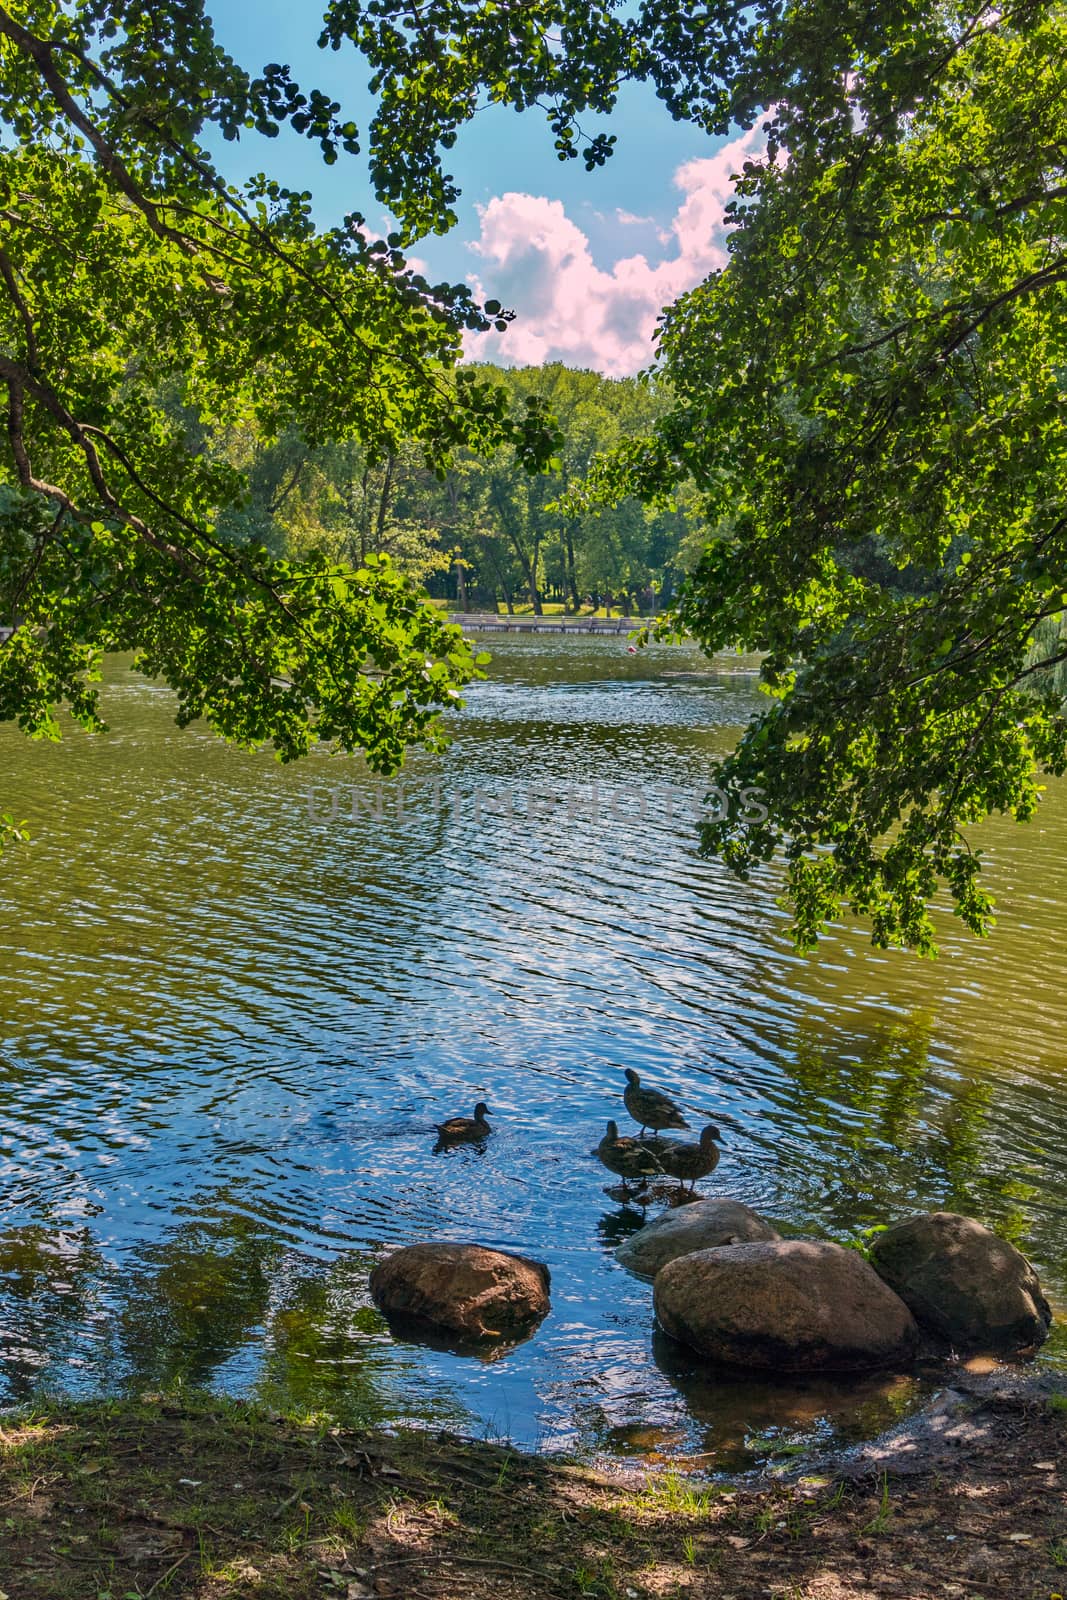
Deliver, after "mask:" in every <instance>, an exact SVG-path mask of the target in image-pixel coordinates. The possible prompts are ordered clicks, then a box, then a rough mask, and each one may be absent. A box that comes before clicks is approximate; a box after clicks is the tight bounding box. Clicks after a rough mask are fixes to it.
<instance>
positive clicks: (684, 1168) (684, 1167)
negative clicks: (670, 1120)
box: [657, 1122, 722, 1193]
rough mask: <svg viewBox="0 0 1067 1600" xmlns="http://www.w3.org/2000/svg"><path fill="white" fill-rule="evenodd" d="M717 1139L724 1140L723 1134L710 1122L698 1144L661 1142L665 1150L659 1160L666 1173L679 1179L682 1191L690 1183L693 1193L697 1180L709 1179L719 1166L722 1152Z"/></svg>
mask: <svg viewBox="0 0 1067 1600" xmlns="http://www.w3.org/2000/svg"><path fill="white" fill-rule="evenodd" d="M716 1139H722V1134H721V1133H720V1132H719V1130H718V1128H716V1126H715V1124H714V1123H712V1122H709V1123H708V1125H707V1127H706V1128H704V1129H702V1130H701V1134H700V1139H699V1141H698V1143H696V1144H693V1143H692V1142H691V1141H690V1140H688V1139H685V1140H683V1139H675V1140H672V1141H671V1143H670V1144H668V1143H667V1141H666V1140H665V1139H664V1140H661V1141H660V1143H661V1144H662V1145H663V1146H664V1148H663V1149H661V1150H660V1151H659V1152H658V1155H657V1160H658V1161H659V1164H660V1167H661V1168H662V1170H663V1171H664V1172H666V1173H668V1174H669V1176H670V1177H672V1178H677V1179H678V1186H679V1188H680V1189H682V1188H684V1187H685V1184H686V1182H688V1184H689V1192H690V1193H692V1192H693V1190H694V1188H695V1187H696V1181H697V1179H698V1178H706V1177H708V1175H709V1174H710V1173H712V1172H714V1171H715V1168H716V1167H717V1166H718V1165H719V1154H720V1152H719V1151H718V1150H717V1149H716V1146H715V1141H716Z"/></svg>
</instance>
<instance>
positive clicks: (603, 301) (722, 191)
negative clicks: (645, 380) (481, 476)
mask: <svg viewBox="0 0 1067 1600" xmlns="http://www.w3.org/2000/svg"><path fill="white" fill-rule="evenodd" d="M762 144H763V136H762V132H761V131H760V130H759V129H758V128H756V129H753V130H752V131H751V132H750V133H746V134H743V135H742V136H741V137H740V138H738V139H734V140H732V141H731V142H730V143H729V144H726V145H724V146H723V147H722V149H721V150H718V151H717V152H716V153H715V155H713V156H707V157H701V158H699V159H697V160H694V161H687V162H686V163H685V164H684V165H683V166H681V167H679V168H678V170H677V171H676V172H675V174H674V183H675V186H676V187H677V188H678V189H679V190H680V191H681V194H682V200H681V203H680V205H679V207H678V209H677V211H676V212H675V214H674V217H673V219H672V221H671V224H670V228H669V230H668V232H667V234H666V239H664V237H663V234H662V233H660V234H659V238H660V239H661V241H662V242H664V243H668V244H670V245H673V254H672V255H671V256H670V257H669V258H668V259H667V260H665V261H660V262H658V263H657V264H655V265H653V264H651V263H650V262H649V259H648V257H647V256H646V255H644V254H641V255H632V256H623V257H621V258H620V259H618V260H617V261H615V263H614V264H613V265H612V266H611V267H610V268H609V269H606V270H605V269H604V268H602V267H599V266H597V264H596V262H595V261H594V259H593V254H592V250H591V248H590V244H589V239H588V237H587V235H586V234H585V233H583V231H582V229H581V228H580V227H579V226H578V225H577V223H575V222H573V221H572V220H571V218H570V217H568V215H567V213H566V211H565V210H564V207H563V203H562V201H560V200H550V199H548V198H547V197H546V196H544V195H532V194H521V193H510V194H503V195H497V196H495V197H494V198H493V199H492V200H490V201H489V203H488V204H487V205H485V206H480V207H479V216H480V219H481V232H480V234H479V237H478V239H477V240H476V241H475V242H474V243H473V244H472V246H471V248H472V249H473V250H474V251H475V252H476V253H477V255H478V256H480V258H481V261H482V266H481V268H480V271H479V274H478V277H477V278H476V279H475V282H474V285H473V287H474V289H475V292H476V293H480V294H481V296H482V297H483V298H485V297H494V298H496V299H498V300H501V301H503V303H504V304H505V305H507V306H511V307H514V309H515V310H516V312H517V313H518V315H517V316H516V319H515V321H514V322H513V323H512V325H511V326H510V327H509V329H508V331H507V333H503V334H491V335H488V336H484V335H483V336H475V337H473V338H472V339H471V340H469V341H468V345H467V353H468V354H469V355H470V356H472V357H475V358H477V359H481V360H489V359H503V360H505V361H514V362H518V363H522V364H525V363H531V364H534V363H538V362H541V361H551V360H560V361H567V362H569V363H570V364H571V365H575V366H586V367H594V368H596V369H598V370H599V371H601V372H605V373H607V374H609V375H610V376H612V377H620V376H622V375H624V374H627V373H632V372H636V371H637V370H638V369H639V368H640V367H643V366H647V365H648V363H649V361H650V360H651V358H652V354H653V346H652V333H653V329H654V328H655V324H656V318H657V316H658V314H659V312H660V311H661V309H662V308H663V306H665V305H666V304H667V303H668V302H669V301H671V300H674V299H675V298H676V297H677V296H678V295H679V294H681V293H683V292H684V291H685V290H686V289H691V288H692V287H693V286H694V285H695V284H697V283H700V282H701V280H702V279H704V278H706V277H707V275H708V273H709V272H712V271H713V270H715V268H717V267H722V266H725V264H726V260H727V255H726V248H725V230H724V228H723V212H724V210H725V207H726V204H727V202H728V201H729V199H730V196H731V194H732V193H733V183H732V181H731V179H732V175H733V174H734V173H736V172H737V171H738V170H739V169H740V167H741V164H742V163H743V162H744V161H745V160H747V159H749V158H750V157H752V156H754V155H757V154H758V153H759V151H760V149H761V147H762ZM616 218H617V220H618V221H619V222H626V223H627V225H634V226H636V225H637V224H638V223H641V224H644V225H646V226H650V227H654V223H653V222H652V219H648V218H641V217H636V216H633V215H632V214H631V213H629V212H622V211H620V212H617V213H616Z"/></svg>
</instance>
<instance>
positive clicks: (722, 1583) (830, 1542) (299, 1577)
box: [0, 1398, 1067, 1600]
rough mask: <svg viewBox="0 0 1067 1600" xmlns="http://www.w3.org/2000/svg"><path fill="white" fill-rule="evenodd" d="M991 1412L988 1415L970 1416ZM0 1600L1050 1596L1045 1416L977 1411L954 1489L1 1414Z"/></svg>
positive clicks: (876, 1478) (104, 1411) (163, 1402)
mask: <svg viewBox="0 0 1067 1600" xmlns="http://www.w3.org/2000/svg"><path fill="white" fill-rule="evenodd" d="M986 1410H987V1411H990V1407H989V1406H987V1407H986ZM0 1422H2V1424H3V1430H2V1433H0V1501H2V1508H0V1591H2V1593H3V1594H4V1595H5V1596H6V1597H7V1600H149V1597H160V1600H162V1597H164V1596H167V1597H169V1600H178V1597H183V1600H194V1597H195V1600H238V1597H240V1600H282V1597H283V1596H284V1597H285V1600H312V1597H314V1600H323V1597H330V1596H333V1597H343V1600H372V1597H392V1600H530V1597H531V1596H533V1597H540V1596H545V1597H561V1600H563V1597H571V1596H573V1597H579V1596H583V1595H584V1596H599V1597H602V1600H634V1597H635V1596H636V1597H639V1600H646V1597H653V1596H655V1597H660V1600H663V1597H683V1596H686V1597H694V1600H695V1597H701V1596H707V1597H709V1600H935V1597H936V1600H946V1597H948V1600H952V1597H957V1596H958V1597H960V1600H982V1597H984V1600H996V1597H1000V1596H1004V1597H1010V1600H1050V1597H1052V1596H1059V1595H1060V1594H1061V1591H1062V1592H1067V1503H1065V1499H1064V1482H1065V1478H1064V1468H1065V1465H1067V1463H1065V1449H1064V1447H1065V1443H1067V1412H1065V1409H1064V1405H1063V1402H1062V1401H1053V1402H1051V1403H1050V1402H1048V1401H1040V1402H1034V1401H1031V1402H1025V1401H1001V1402H995V1403H993V1405H992V1410H991V1411H990V1415H989V1416H988V1417H987V1425H986V1426H985V1427H984V1428H983V1429H980V1430H978V1438H979V1442H978V1443H976V1444H975V1446H974V1447H973V1448H972V1449H971V1450H968V1451H967V1452H966V1453H965V1456H964V1458H963V1459H962V1460H961V1461H960V1462H959V1463H958V1464H957V1465H956V1466H955V1467H954V1469H953V1470H951V1471H946V1470H944V1468H943V1467H941V1468H939V1469H938V1470H935V1471H920V1472H919V1473H918V1474H917V1475H912V1476H908V1477H899V1478H898V1477H895V1476H893V1474H892V1473H888V1474H887V1473H885V1472H882V1473H878V1474H875V1475H873V1476H871V1477H869V1478H867V1479H865V1480H860V1481H855V1482H850V1481H846V1480H844V1479H842V1480H835V1477H834V1475H833V1474H830V1475H824V1476H817V1477H811V1478H808V1479H799V1480H796V1481H793V1482H791V1483H785V1482H777V1481H770V1482H767V1481H760V1482H752V1481H745V1482H740V1481H738V1482H732V1483H724V1482H722V1481H717V1482H714V1481H699V1480H696V1479H693V1478H688V1477H683V1476H680V1475H678V1474H676V1473H672V1472H669V1471H666V1470H662V1471H658V1472H654V1473H650V1474H648V1475H644V1474H642V1475H637V1476H634V1475H619V1476H606V1475H604V1474H600V1473H596V1472H593V1471H590V1470H588V1469H586V1468H582V1467H576V1466H571V1465H566V1464H563V1463H560V1462H558V1461H553V1460H546V1459H543V1458H535V1457H530V1456H525V1455H521V1454H519V1453H517V1452H515V1451H513V1450H509V1449H506V1448H502V1447H500V1446H496V1445H488V1444H480V1443H476V1442H472V1441H467V1440H462V1439H457V1438H455V1437H452V1436H447V1435H433V1434H419V1433H404V1434H399V1435H395V1436H394V1435H386V1434H381V1433H375V1434H366V1435H364V1434H353V1433H349V1432H345V1431H342V1430H340V1429H338V1428H336V1427H333V1426H331V1425H330V1424H329V1423H328V1422H325V1421H323V1422H321V1423H319V1424H318V1425H313V1424H307V1423H303V1424H298V1423H296V1422H294V1421H291V1420H285V1419H280V1418H276V1417H274V1416H272V1415H271V1414H269V1413H266V1412H264V1411H262V1410H257V1409H256V1408H254V1407H250V1406H245V1405H242V1404H237V1403H233V1402H228V1401H221V1400H217V1399H209V1398H204V1399H198V1400H190V1399H184V1400H182V1401H181V1402H177V1401H171V1400H168V1399H166V1398H154V1399H149V1400H144V1401H142V1402H136V1403H135V1402H126V1401H122V1402H117V1401H116V1402H109V1403H100V1404H81V1405H53V1406H49V1407H46V1408H43V1409H40V1408H39V1409H36V1410H35V1411H33V1412H32V1413H30V1412H25V1413H22V1414H18V1415H16V1414H8V1415H7V1416H4V1417H2V1418H0Z"/></svg>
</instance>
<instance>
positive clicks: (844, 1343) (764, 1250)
mask: <svg viewBox="0 0 1067 1600" xmlns="http://www.w3.org/2000/svg"><path fill="white" fill-rule="evenodd" d="M654 1298H655V1305H656V1315H657V1316H658V1318H659V1320H660V1323H661V1325H662V1326H663V1328H664V1329H665V1331H666V1332H667V1333H669V1334H670V1335H671V1336H672V1337H673V1338H675V1339H679V1340H681V1341H682V1343H683V1344H687V1345H689V1346H690V1348H691V1349H693V1350H696V1351H698V1352H699V1353H700V1354H701V1355H704V1356H708V1357H709V1358H710V1359H712V1360H713V1361H721V1362H724V1363H727V1364H729V1365H731V1366H738V1367H754V1368H761V1369H764V1370H766V1369H773V1370H777V1371H780V1372H812V1371H819V1370H829V1371H860V1370H863V1369H870V1368H874V1367H887V1366H893V1365H896V1364H897V1363H900V1362H905V1361H907V1360H908V1359H910V1357H911V1356H912V1355H913V1354H914V1353H915V1350H916V1348H917V1345H918V1342H919V1330H918V1328H917V1327H916V1325H915V1320H914V1318H913V1317H912V1314H911V1312H910V1311H909V1310H908V1308H907V1306H906V1305H905V1304H904V1302H903V1301H902V1300H901V1299H900V1298H899V1296H897V1295H896V1294H894V1293H893V1291H892V1289H890V1288H889V1286H888V1285H887V1284H885V1283H883V1282H882V1280H881V1278H879V1276H878V1274H877V1273H876V1272H875V1271H874V1269H873V1268H872V1267H870V1266H869V1265H868V1264H867V1262H866V1261H865V1260H864V1259H863V1257H862V1256H861V1255H859V1254H858V1252H857V1251H855V1250H845V1249H843V1248H842V1246H841V1245H837V1244H828V1243H825V1242H824V1241H822V1240H815V1239H778V1240H772V1241H766V1242H758V1243H753V1244H735V1245H725V1246H722V1247H719V1248H717V1249H712V1250H698V1251H696V1252H695V1253H694V1254H692V1255H684V1256H679V1257H677V1258H676V1259H675V1260H674V1261H670V1262H668V1263H667V1265H666V1266H664V1267H663V1268H661V1270H660V1271H659V1272H658V1273H657V1275H656V1286H655V1290H654Z"/></svg>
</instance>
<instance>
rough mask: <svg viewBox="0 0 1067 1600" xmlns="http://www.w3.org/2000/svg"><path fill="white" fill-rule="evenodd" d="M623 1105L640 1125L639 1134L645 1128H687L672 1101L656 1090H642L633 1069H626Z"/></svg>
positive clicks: (686, 1123)
mask: <svg viewBox="0 0 1067 1600" xmlns="http://www.w3.org/2000/svg"><path fill="white" fill-rule="evenodd" d="M622 1098H623V1104H624V1105H625V1107H626V1109H627V1111H628V1112H629V1113H630V1115H631V1117H633V1119H634V1121H635V1122H638V1123H640V1125H641V1132H642V1133H644V1131H645V1129H646V1128H655V1129H659V1128H688V1126H689V1124H688V1122H686V1120H685V1118H684V1117H683V1116H682V1113H681V1112H680V1111H679V1109H678V1107H677V1106H676V1105H675V1103H674V1101H673V1100H668V1098H667V1096H666V1095H665V1094H660V1092H659V1090H658V1089H642V1087H641V1079H640V1078H639V1077H638V1076H637V1073H636V1072H635V1071H634V1069H633V1067H627V1068H626V1088H625V1089H624V1091H623V1096H622Z"/></svg>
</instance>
